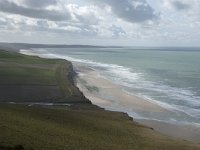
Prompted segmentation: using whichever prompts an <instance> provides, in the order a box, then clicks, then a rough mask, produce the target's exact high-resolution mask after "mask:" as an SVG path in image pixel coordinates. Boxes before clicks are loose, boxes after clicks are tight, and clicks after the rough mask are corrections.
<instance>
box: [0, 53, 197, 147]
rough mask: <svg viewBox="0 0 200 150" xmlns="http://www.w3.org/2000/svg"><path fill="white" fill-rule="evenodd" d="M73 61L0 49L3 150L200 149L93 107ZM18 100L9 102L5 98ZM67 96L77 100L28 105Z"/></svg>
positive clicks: (1, 142) (69, 99)
mask: <svg viewBox="0 0 200 150" xmlns="http://www.w3.org/2000/svg"><path fill="white" fill-rule="evenodd" d="M72 76H73V69H72V65H71V63H70V62H68V61H64V60H53V59H42V58H38V57H31V56H25V55H21V54H17V53H13V52H6V51H0V150H9V149H10V150H12V149H13V150H14V149H16V150H17V149H18V150H20V149H21V150H22V149H26V150H31V149H34V150H198V149H200V146H199V145H197V144H193V143H190V142H187V141H183V140H175V139H172V138H170V137H167V136H164V135H161V134H159V133H157V132H155V131H154V130H152V129H151V128H149V127H146V126H142V125H140V124H138V123H136V122H134V121H133V120H132V119H131V118H130V117H128V116H127V115H126V114H124V113H120V112H111V111H105V110H103V109H99V108H97V107H94V106H93V105H92V104H90V102H89V101H88V100H87V99H86V98H85V97H84V96H83V95H82V93H81V92H80V91H79V90H78V88H76V87H75V86H74V84H73V82H72V81H73V80H72ZM10 101H12V102H16V104H9V103H5V102H10ZM18 102H19V103H24V102H57V103H58V102H62V103H71V104H72V106H37V105H34V106H29V105H27V104H18Z"/></svg>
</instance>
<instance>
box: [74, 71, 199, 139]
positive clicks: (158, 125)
mask: <svg viewBox="0 0 200 150" xmlns="http://www.w3.org/2000/svg"><path fill="white" fill-rule="evenodd" d="M79 68H80V67H78V68H76V69H77V70H76V71H78V72H79V77H78V78H77V86H78V87H79V89H80V90H81V91H82V92H83V93H84V95H85V96H86V97H87V98H88V99H89V100H91V101H92V103H93V104H95V105H98V106H100V107H102V108H105V109H107V110H112V111H123V112H126V113H128V114H129V116H131V117H133V118H134V120H135V121H137V122H139V123H142V124H144V125H147V126H149V127H152V128H153V129H154V130H156V131H158V132H160V133H162V134H165V135H168V136H171V137H175V138H177V137H178V138H181V139H183V140H189V141H192V142H196V143H200V127H197V126H193V125H179V124H172V123H166V122H161V121H156V120H150V119H143V118H140V117H137V112H139V113H144V114H151V115H152V114H155V115H157V114H162V115H173V113H175V112H172V111H170V110H167V109H165V108H163V107H161V106H159V105H158V104H155V103H152V102H150V101H148V100H146V99H143V98H140V97H138V96H135V95H133V94H129V93H126V92H124V91H123V90H122V88H121V87H120V86H119V85H117V84H115V83H113V82H111V81H109V80H107V79H105V78H103V77H102V76H101V75H100V74H98V73H97V72H95V71H93V70H91V69H90V68H87V69H79Z"/></svg>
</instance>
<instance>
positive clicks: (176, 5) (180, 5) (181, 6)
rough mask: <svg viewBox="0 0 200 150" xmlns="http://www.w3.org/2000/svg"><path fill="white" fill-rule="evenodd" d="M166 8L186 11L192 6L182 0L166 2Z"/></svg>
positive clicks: (167, 0) (166, 0)
mask: <svg viewBox="0 0 200 150" xmlns="http://www.w3.org/2000/svg"><path fill="white" fill-rule="evenodd" d="M164 6H165V7H166V8H168V9H172V8H173V9H175V10H186V9H189V8H190V7H191V5H190V4H188V3H186V2H184V1H180V0H165V2H164Z"/></svg>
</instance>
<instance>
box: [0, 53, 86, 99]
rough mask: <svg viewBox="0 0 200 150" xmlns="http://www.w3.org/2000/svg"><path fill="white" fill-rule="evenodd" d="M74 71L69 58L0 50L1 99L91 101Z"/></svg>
mask: <svg viewBox="0 0 200 150" xmlns="http://www.w3.org/2000/svg"><path fill="white" fill-rule="evenodd" d="M72 74H73V69H72V65H71V63H70V62H68V61H65V60H56V59H42V58H39V57H33V56H25V55H22V54H18V53H14V52H8V51H2V50H0V101H12V102H16V101H17V102H68V103H69V102H72V103H73V102H89V101H88V100H86V99H85V98H84V96H83V95H82V93H81V92H80V91H79V90H78V89H77V88H76V86H74V84H73V79H72Z"/></svg>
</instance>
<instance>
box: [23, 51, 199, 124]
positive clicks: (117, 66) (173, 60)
mask: <svg viewBox="0 0 200 150" xmlns="http://www.w3.org/2000/svg"><path fill="white" fill-rule="evenodd" d="M21 52H22V53H25V54H35V55H39V56H41V57H52V58H55V57H56V58H64V59H67V60H69V61H72V62H73V63H74V65H76V64H77V63H81V64H82V65H85V66H87V67H90V68H92V69H94V70H95V71H97V72H98V73H100V74H101V75H102V76H103V77H104V78H106V79H108V80H110V81H112V82H114V83H116V84H119V85H120V86H121V87H122V88H123V90H124V92H128V93H129V94H134V95H138V96H140V97H142V98H145V99H146V100H148V101H151V102H153V103H156V104H158V105H160V106H162V107H164V108H166V109H168V110H170V111H172V112H174V113H173V115H160V114H157V115H156V114H145V113H142V112H137V116H136V117H139V118H145V119H155V120H160V121H166V122H168V121H171V122H181V123H186V124H195V125H200V48H199V49H198V48H58V49H56V48H53V49H32V50H21Z"/></svg>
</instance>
